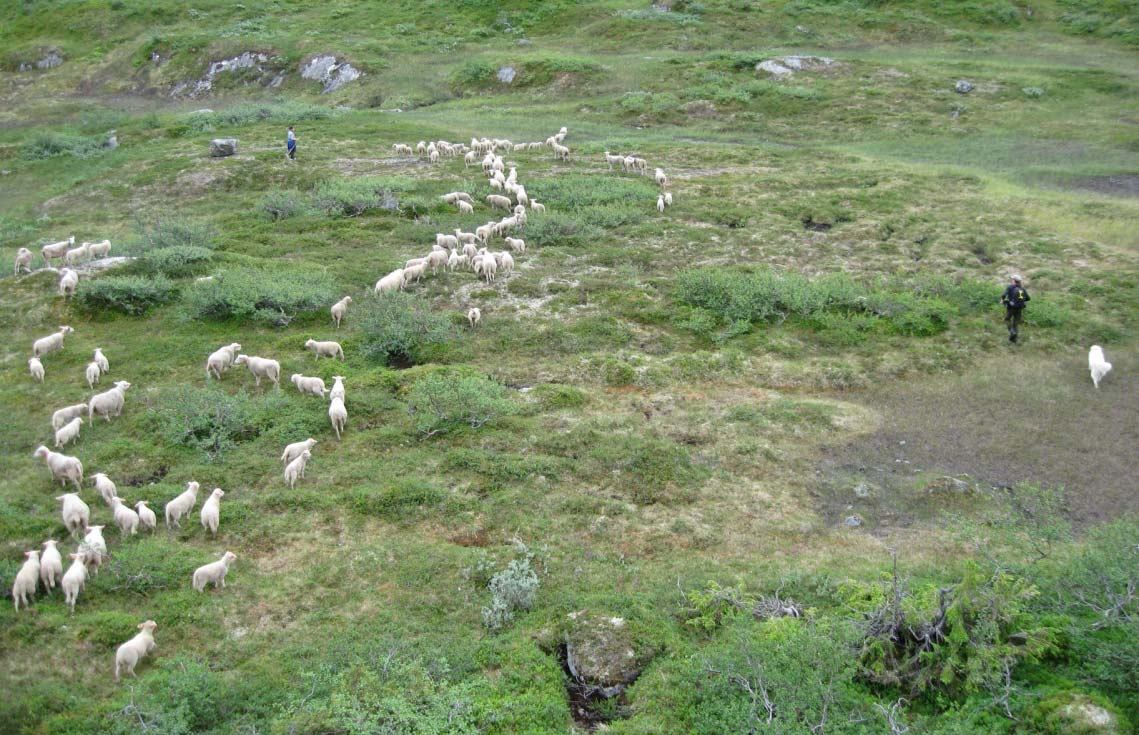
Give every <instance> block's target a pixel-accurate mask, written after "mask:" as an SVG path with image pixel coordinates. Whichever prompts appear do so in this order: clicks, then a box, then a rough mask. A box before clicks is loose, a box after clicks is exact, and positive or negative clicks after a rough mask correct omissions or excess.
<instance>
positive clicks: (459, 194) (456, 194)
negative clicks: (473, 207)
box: [439, 191, 471, 204]
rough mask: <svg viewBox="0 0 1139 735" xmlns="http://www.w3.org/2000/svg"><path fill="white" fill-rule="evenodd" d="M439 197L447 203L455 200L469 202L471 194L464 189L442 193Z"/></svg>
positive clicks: (452, 202)
mask: <svg viewBox="0 0 1139 735" xmlns="http://www.w3.org/2000/svg"><path fill="white" fill-rule="evenodd" d="M439 198H440V199H442V200H443V201H445V202H447V204H454V203H455V202H470V201H471V195H470V194H468V193H467V192H465V191H452V192H451V193H449V194H444V195H443V196H441V197H439Z"/></svg>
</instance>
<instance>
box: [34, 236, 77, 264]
mask: <svg viewBox="0 0 1139 735" xmlns="http://www.w3.org/2000/svg"><path fill="white" fill-rule="evenodd" d="M74 244H75V235H72V236H71V237H69V238H67V239H66V240H61V241H59V242H53V243H51V244H50V245H44V246H43V247H42V248H40V255H42V256H43V259H44V263H45V264H46V265H47V266H48V267H49V268H50V267H51V261H52V259H53V258H62V257H63V256H64V255H65V254H66V253H67V249H68V248H69V247H71V246H72V245H74Z"/></svg>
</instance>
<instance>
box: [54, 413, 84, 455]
mask: <svg viewBox="0 0 1139 735" xmlns="http://www.w3.org/2000/svg"><path fill="white" fill-rule="evenodd" d="M82 425H83V419H81V418H79V417H78V416H76V417H75V418H73V419H71V421H69V422H67V423H66V424H64V425H63V426H61V427H59V429H57V430H56V432H55V446H56V447H57V448H58V447H64V446H67V445H68V444H69V443H70V442H73V441H75V440H76V439H78V438H79V427H80V426H82Z"/></svg>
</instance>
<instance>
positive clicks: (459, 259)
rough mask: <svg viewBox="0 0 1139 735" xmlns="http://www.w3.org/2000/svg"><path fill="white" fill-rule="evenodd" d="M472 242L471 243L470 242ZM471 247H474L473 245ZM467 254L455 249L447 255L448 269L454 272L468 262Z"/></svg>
mask: <svg viewBox="0 0 1139 735" xmlns="http://www.w3.org/2000/svg"><path fill="white" fill-rule="evenodd" d="M468 244H470V243H468ZM471 247H474V246H473V245H472V246H471ZM466 262H467V256H465V255H463V254H462V253H460V252H459V251H458V250H453V251H452V252H451V254H450V255H449V256H448V257H447V270H449V271H451V272H454V270H455V269H456V268H458V267H459V266H461V265H464V264H466Z"/></svg>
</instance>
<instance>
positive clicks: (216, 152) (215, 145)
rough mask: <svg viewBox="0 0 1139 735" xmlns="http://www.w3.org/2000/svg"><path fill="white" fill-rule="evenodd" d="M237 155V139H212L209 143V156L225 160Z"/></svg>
mask: <svg viewBox="0 0 1139 735" xmlns="http://www.w3.org/2000/svg"><path fill="white" fill-rule="evenodd" d="M234 153H237V138H214V139H213V140H211V141H210V156H211V157H213V158H225V157H226V156H232V155H233V154H234Z"/></svg>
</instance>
